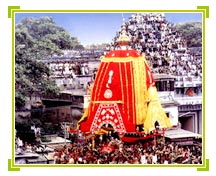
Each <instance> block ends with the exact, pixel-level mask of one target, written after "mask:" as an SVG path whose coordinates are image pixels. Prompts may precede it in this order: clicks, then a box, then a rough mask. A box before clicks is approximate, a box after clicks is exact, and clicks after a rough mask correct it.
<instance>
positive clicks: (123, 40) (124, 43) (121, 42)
mask: <svg viewBox="0 0 216 176" xmlns="http://www.w3.org/2000/svg"><path fill="white" fill-rule="evenodd" d="M116 42H117V46H118V47H120V49H122V50H126V49H129V44H130V38H129V36H128V35H127V32H126V25H125V23H124V22H123V24H122V26H121V33H120V35H119V38H118V39H117V40H116Z"/></svg>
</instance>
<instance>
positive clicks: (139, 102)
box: [133, 58, 148, 125]
mask: <svg viewBox="0 0 216 176" xmlns="http://www.w3.org/2000/svg"><path fill="white" fill-rule="evenodd" d="M133 70H134V93H135V108H136V124H137V125H140V124H143V123H144V121H145V117H146V113H147V103H146V100H147V98H148V97H147V86H146V70H145V65H144V58H143V59H140V60H135V61H133Z"/></svg>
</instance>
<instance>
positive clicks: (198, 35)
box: [175, 22, 202, 47]
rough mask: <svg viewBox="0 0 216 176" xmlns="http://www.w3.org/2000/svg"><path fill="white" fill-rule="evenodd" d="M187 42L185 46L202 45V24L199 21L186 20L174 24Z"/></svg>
mask: <svg viewBox="0 0 216 176" xmlns="http://www.w3.org/2000/svg"><path fill="white" fill-rule="evenodd" d="M175 28H176V31H177V32H179V33H180V34H181V35H182V37H183V38H184V39H185V40H186V42H187V47H200V46H202V24H201V23H200V22H186V23H180V24H177V25H176V26H175Z"/></svg>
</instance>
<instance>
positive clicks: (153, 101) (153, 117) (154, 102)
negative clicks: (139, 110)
mask: <svg viewBox="0 0 216 176" xmlns="http://www.w3.org/2000/svg"><path fill="white" fill-rule="evenodd" d="M148 94H149V99H150V102H149V104H148V111H147V116H146V120H145V122H144V129H145V133H150V132H151V131H152V130H154V129H155V126H154V124H155V122H156V121H158V122H159V125H160V128H169V127H171V123H170V119H169V118H168V117H167V116H166V113H165V112H164V109H163V108H162V106H161V103H160V101H159V99H158V94H157V89H156V87H152V86H151V87H149V89H148Z"/></svg>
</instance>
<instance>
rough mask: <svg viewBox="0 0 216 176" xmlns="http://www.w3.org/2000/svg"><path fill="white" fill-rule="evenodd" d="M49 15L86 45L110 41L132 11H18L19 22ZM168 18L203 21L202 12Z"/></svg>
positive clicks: (173, 21)
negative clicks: (28, 18) (27, 18)
mask: <svg viewBox="0 0 216 176" xmlns="http://www.w3.org/2000/svg"><path fill="white" fill-rule="evenodd" d="M42 16H49V17H52V18H53V21H54V22H55V23H56V24H58V25H59V26H61V27H63V28H64V29H65V30H66V31H68V32H69V33H70V34H71V37H77V38H78V40H79V41H80V43H81V44H82V45H84V46H86V45H90V44H93V43H95V44H96V43H97V44H101V43H110V42H111V41H112V39H113V38H114V37H115V34H116V32H117V31H119V30H120V27H121V25H122V23H123V18H124V19H125V21H128V18H129V17H131V16H132V13H95V12H93V13H85V12H80V13H39V12H38V13H21V12H19V13H16V14H15V23H16V24H17V23H18V22H19V21H20V20H21V19H23V18H25V17H33V18H40V17H42ZM165 17H166V19H167V20H168V21H169V22H171V23H174V24H176V23H182V22H189V21H199V22H201V21H202V13H184V12H182V13H165Z"/></svg>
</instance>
